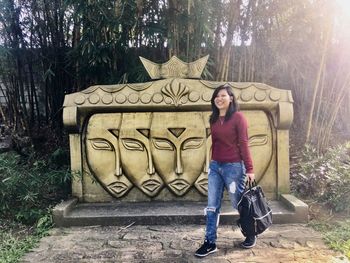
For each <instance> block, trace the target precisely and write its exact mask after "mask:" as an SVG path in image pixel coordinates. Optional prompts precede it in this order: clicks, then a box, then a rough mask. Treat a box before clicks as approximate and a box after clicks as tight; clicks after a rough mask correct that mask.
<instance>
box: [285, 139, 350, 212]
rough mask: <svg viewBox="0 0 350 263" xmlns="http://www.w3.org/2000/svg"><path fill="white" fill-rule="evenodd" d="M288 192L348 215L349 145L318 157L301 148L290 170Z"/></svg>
mask: <svg viewBox="0 0 350 263" xmlns="http://www.w3.org/2000/svg"><path fill="white" fill-rule="evenodd" d="M291 182H292V191H293V192H295V193H296V194H298V195H300V196H302V197H304V198H313V199H316V200H317V201H320V202H324V203H326V204H327V205H329V206H330V207H331V208H333V209H334V210H335V211H345V212H347V213H350V142H349V143H347V144H344V145H340V146H337V147H335V148H331V149H329V150H328V151H327V152H326V153H324V154H323V155H318V154H317V153H316V150H315V149H314V148H312V147H311V146H309V145H308V146H305V148H304V150H303V151H302V155H301V157H300V160H299V163H298V164H297V165H295V168H293V169H292V170H291Z"/></svg>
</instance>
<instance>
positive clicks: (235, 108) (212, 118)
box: [209, 85, 239, 124]
mask: <svg viewBox="0 0 350 263" xmlns="http://www.w3.org/2000/svg"><path fill="white" fill-rule="evenodd" d="M223 89H224V90H226V91H227V94H228V95H229V96H230V97H231V98H232V101H231V102H230V105H229V107H228V109H227V111H226V115H225V121H227V120H228V119H230V118H231V116H232V114H233V113H235V112H236V111H239V107H238V103H237V100H236V97H235V95H234V94H233V92H232V89H231V87H230V86H228V85H221V86H219V87H217V88H216V89H215V90H214V93H213V96H212V97H211V101H210V102H211V110H212V114H211V115H210V118H209V122H210V124H213V123H214V122H216V121H217V120H218V119H219V116H220V111H219V109H218V108H217V107H216V105H215V98H216V96H217V95H218V93H219V91H220V90H223Z"/></svg>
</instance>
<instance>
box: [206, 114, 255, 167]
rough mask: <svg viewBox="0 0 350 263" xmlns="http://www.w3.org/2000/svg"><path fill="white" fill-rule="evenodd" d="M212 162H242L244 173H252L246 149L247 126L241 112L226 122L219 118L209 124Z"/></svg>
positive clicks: (249, 156)
mask: <svg viewBox="0 0 350 263" xmlns="http://www.w3.org/2000/svg"><path fill="white" fill-rule="evenodd" d="M210 129H211V138H212V156H211V158H212V160H214V161H218V162H240V161H243V162H244V165H245V168H246V172H247V173H253V162H252V158H251V155H250V151H249V148H248V124H247V120H246V118H245V117H244V115H243V114H242V113H241V112H235V113H234V114H232V116H231V118H230V119H229V120H228V121H224V117H220V118H219V119H218V120H217V121H216V122H215V123H214V124H211V126H210Z"/></svg>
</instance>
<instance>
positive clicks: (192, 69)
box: [140, 55, 209, 79]
mask: <svg viewBox="0 0 350 263" xmlns="http://www.w3.org/2000/svg"><path fill="white" fill-rule="evenodd" d="M208 58H209V55H207V56H205V57H202V58H200V59H198V60H196V61H194V62H190V63H186V62H184V61H182V60H181V59H179V58H178V57H176V56H173V57H171V59H170V60H169V61H168V62H165V63H163V64H157V63H154V62H152V61H150V60H148V59H145V58H143V57H140V60H141V62H142V64H143V66H144V67H145V69H146V70H147V72H148V74H149V76H150V77H151V79H168V78H183V79H200V77H201V75H202V72H203V70H204V67H205V65H206V64H207V61H208Z"/></svg>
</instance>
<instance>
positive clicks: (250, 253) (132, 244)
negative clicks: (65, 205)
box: [22, 224, 349, 263]
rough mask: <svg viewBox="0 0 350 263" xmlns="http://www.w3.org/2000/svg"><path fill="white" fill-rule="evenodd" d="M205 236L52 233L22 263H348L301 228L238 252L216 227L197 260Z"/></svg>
mask: <svg viewBox="0 0 350 263" xmlns="http://www.w3.org/2000/svg"><path fill="white" fill-rule="evenodd" d="M203 236H204V227H203V226H199V225H184V226H181V225H171V226H136V225H127V226H124V227H118V226H108V227H101V226H92V227H72V228H54V229H52V230H51V232H50V235H49V236H47V237H44V238H43V239H42V240H41V242H40V244H39V246H38V247H37V248H35V249H33V250H32V251H31V252H29V253H28V254H26V255H25V256H24V257H23V259H22V262H23V263H39V262H48V263H56V262H57V263H58V262H67V263H70V262H84V263H97V262H98V263H99V262H101V263H105V262H168V263H172V262H215V263H221V262H225V263H229V262H269V263H270V262H273V263H277V262H283V263H284V262H305V263H306V262H307V263H309V262H310V263H314V262H349V261H348V259H347V258H346V257H345V256H342V255H340V254H339V253H337V252H334V251H332V250H329V249H328V248H327V247H326V245H325V244H324V242H323V241H322V238H321V236H320V234H319V233H317V232H315V231H314V230H312V229H311V228H309V227H306V226H305V225H300V224H293V225H290V224H288V225H273V226H272V227H271V228H270V229H269V230H268V231H266V232H265V233H263V234H262V235H261V236H259V238H258V243H257V246H256V247H254V248H253V249H242V248H240V247H239V242H240V241H242V239H243V237H242V235H241V233H240V231H239V230H238V229H237V228H236V227H232V226H220V227H219V230H218V240H217V246H218V249H219V251H218V252H217V253H215V254H211V255H209V256H207V257H205V258H203V259H199V258H196V257H195V256H194V251H195V250H196V249H197V248H198V247H199V246H200V245H201V243H202V242H203Z"/></svg>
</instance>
